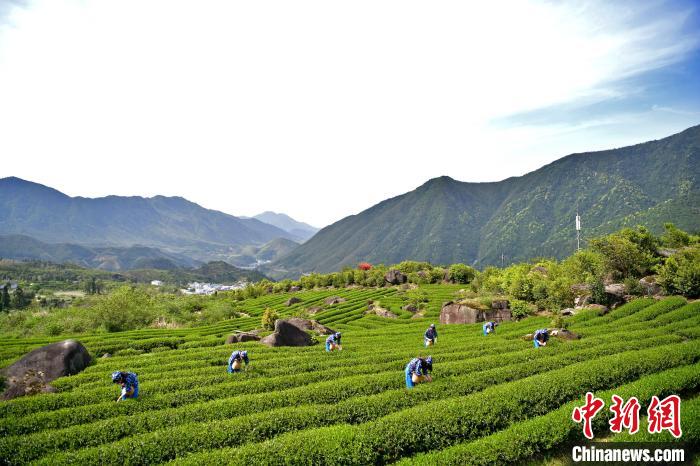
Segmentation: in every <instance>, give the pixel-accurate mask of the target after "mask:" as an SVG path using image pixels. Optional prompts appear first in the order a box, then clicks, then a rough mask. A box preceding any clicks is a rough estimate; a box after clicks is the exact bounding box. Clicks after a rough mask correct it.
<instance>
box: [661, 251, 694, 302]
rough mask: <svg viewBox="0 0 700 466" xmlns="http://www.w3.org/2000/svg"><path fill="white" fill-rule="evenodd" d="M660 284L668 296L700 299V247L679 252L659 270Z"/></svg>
mask: <svg viewBox="0 0 700 466" xmlns="http://www.w3.org/2000/svg"><path fill="white" fill-rule="evenodd" d="M659 284H660V285H661V286H662V287H663V289H664V291H666V293H667V294H682V295H684V296H687V297H689V298H698V297H700V247H698V246H696V247H692V248H686V249H682V250H680V251H678V252H677V253H675V254H674V255H672V256H671V257H669V258H668V259H666V263H665V264H664V265H663V266H661V267H660V268H659Z"/></svg>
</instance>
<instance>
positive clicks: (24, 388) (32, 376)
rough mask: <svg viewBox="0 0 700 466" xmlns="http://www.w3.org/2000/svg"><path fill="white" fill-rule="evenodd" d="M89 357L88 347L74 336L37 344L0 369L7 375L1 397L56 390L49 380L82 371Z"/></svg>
mask: <svg viewBox="0 0 700 466" xmlns="http://www.w3.org/2000/svg"><path fill="white" fill-rule="evenodd" d="M91 361H92V357H91V356H90V353H88V350H87V349H86V348H85V347H84V346H83V345H82V343H80V342H79V341H76V340H64V341H61V342H58V343H52V344H50V345H46V346H42V347H41V348H37V349H35V350H33V351H31V352H29V353H27V354H26V355H25V356H24V357H23V358H22V359H20V360H19V361H17V362H16V363H14V364H12V365H11V366H9V367H7V368H5V369H4V370H3V371H2V373H1V374H0V375H2V376H3V377H5V379H6V381H5V385H6V389H5V392H4V393H3V394H2V399H4V400H10V399H12V398H16V397H18V396H25V395H33V394H36V393H49V392H55V391H56V390H55V389H54V388H53V387H52V386H51V385H49V383H50V382H52V381H54V380H56V379H57V378H59V377H63V376H66V375H74V374H77V373H78V372H81V371H82V370H83V369H85V368H86V367H87V366H88V365H89V364H90V362H91Z"/></svg>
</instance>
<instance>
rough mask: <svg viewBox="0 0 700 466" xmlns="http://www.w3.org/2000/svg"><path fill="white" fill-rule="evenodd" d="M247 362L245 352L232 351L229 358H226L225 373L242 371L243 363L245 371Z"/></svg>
mask: <svg viewBox="0 0 700 466" xmlns="http://www.w3.org/2000/svg"><path fill="white" fill-rule="evenodd" d="M249 362H250V360H249V359H248V352H247V351H234V352H233V353H231V357H230V358H228V367H226V371H227V372H228V373H229V374H233V373H235V372H240V371H241V369H243V363H245V367H246V369H247V368H248V363H249Z"/></svg>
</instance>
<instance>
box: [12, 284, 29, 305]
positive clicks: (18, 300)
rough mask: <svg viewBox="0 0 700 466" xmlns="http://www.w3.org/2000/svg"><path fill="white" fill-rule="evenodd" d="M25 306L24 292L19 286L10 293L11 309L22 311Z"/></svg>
mask: <svg viewBox="0 0 700 466" xmlns="http://www.w3.org/2000/svg"><path fill="white" fill-rule="evenodd" d="M26 306H27V298H26V297H25V296H24V290H22V288H21V287H20V286H17V288H15V291H14V293H12V307H14V308H15V309H24V308H25V307H26Z"/></svg>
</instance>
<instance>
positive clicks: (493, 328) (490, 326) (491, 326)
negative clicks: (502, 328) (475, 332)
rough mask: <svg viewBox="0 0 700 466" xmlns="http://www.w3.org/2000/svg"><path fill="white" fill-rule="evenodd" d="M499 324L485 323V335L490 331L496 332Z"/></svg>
mask: <svg viewBox="0 0 700 466" xmlns="http://www.w3.org/2000/svg"><path fill="white" fill-rule="evenodd" d="M497 325H498V324H497V323H496V322H486V323H484V325H483V330H484V335H488V334H489V333H495V332H496V326H497Z"/></svg>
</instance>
